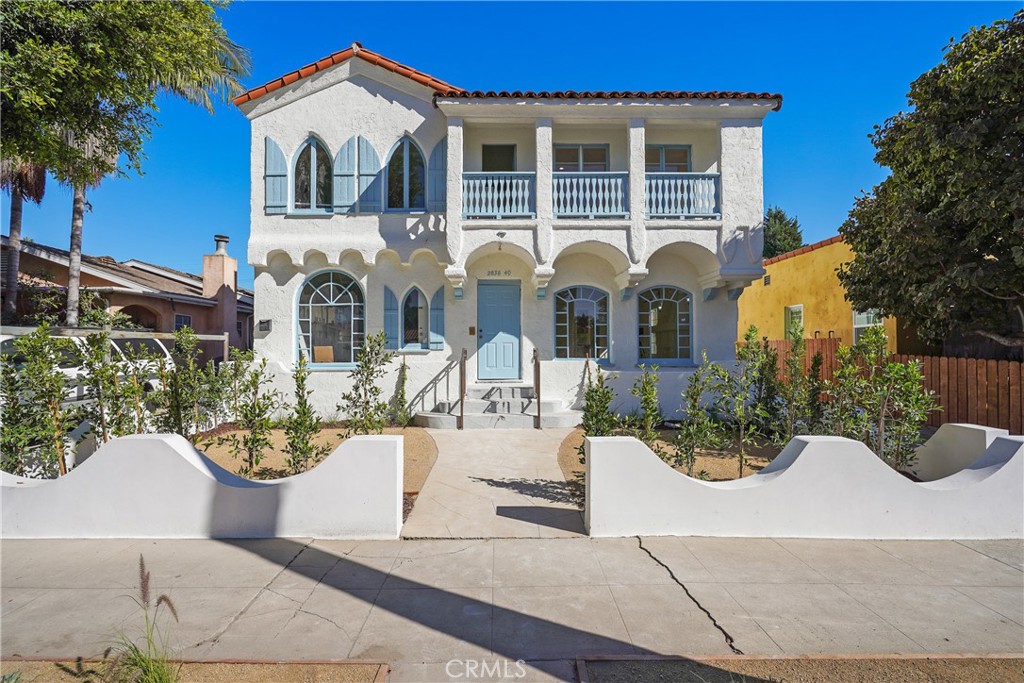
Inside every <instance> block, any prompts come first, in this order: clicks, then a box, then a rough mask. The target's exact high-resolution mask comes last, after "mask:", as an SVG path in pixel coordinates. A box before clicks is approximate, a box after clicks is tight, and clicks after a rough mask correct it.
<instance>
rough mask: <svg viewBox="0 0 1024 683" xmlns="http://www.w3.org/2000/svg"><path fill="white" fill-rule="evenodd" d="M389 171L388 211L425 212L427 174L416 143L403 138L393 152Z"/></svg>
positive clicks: (389, 160)
mask: <svg viewBox="0 0 1024 683" xmlns="http://www.w3.org/2000/svg"><path fill="white" fill-rule="evenodd" d="M387 169H388V170H387V179H388V180H387V183H388V190H387V194H388V204H387V208H388V210H391V211H396V210H398V211H400V210H403V209H404V210H414V211H415V210H420V211H422V210H425V209H426V208H427V172H426V167H425V166H424V163H423V153H422V152H420V149H419V147H417V146H416V143H415V142H413V141H412V140H410V139H409V138H407V137H406V138H402V139H401V141H399V143H398V145H396V146H395V149H394V151H393V152H391V158H390V159H388V166H387Z"/></svg>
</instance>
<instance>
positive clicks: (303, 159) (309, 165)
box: [295, 139, 333, 211]
mask: <svg viewBox="0 0 1024 683" xmlns="http://www.w3.org/2000/svg"><path fill="white" fill-rule="evenodd" d="M331 194H332V191H331V155H330V154H328V153H327V150H326V149H325V148H324V146H323V145H322V144H320V143H319V142H318V141H317V140H312V139H311V140H308V141H306V143H305V144H304V145H303V146H302V148H301V149H300V150H299V156H298V158H297V159H296V160H295V208H296V209H299V210H310V209H323V210H327V211H330V210H331V206H332V200H333V198H332V196H331Z"/></svg>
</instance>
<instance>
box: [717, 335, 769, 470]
mask: <svg viewBox="0 0 1024 683" xmlns="http://www.w3.org/2000/svg"><path fill="white" fill-rule="evenodd" d="M758 347H760V344H753V345H748V346H746V347H743V349H741V350H740V351H738V352H737V354H736V360H737V361H738V362H737V363H736V367H735V368H733V369H732V370H730V369H729V368H726V367H723V366H721V365H715V366H713V369H714V370H713V371H714V388H715V393H716V398H715V409H716V410H717V411H718V413H719V414H720V415H721V416H722V417H723V418H724V420H725V426H726V429H727V432H728V435H729V437H728V438H729V441H730V442H731V443H732V444H733V445H734V447H735V448H736V455H737V456H738V458H739V476H740V477H742V476H743V469H744V466H745V465H746V462H747V449H748V448H749V447H750V446H753V445H755V444H756V443H757V438H758V437H759V436H761V430H760V429H759V425H763V424H764V423H765V418H766V417H767V413H766V411H765V408H764V406H762V405H761V404H759V403H758V402H757V401H754V400H752V398H753V396H754V391H755V389H756V387H757V384H758V382H759V379H760V375H761V372H762V371H763V367H764V366H763V363H761V362H759V361H758V359H757V357H754V358H751V356H750V355H749V354H753V353H755V351H754V349H756V348H758Z"/></svg>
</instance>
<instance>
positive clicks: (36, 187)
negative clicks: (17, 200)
mask: <svg viewBox="0 0 1024 683" xmlns="http://www.w3.org/2000/svg"><path fill="white" fill-rule="evenodd" d="M0 187H3V188H4V189H6V190H9V191H11V192H19V193H20V194H21V197H22V199H28V200H30V201H33V202H35V203H36V204H39V203H40V202H42V201H43V195H44V194H46V168H45V167H44V166H40V165H39V164H36V163H33V162H31V161H24V160H21V159H0Z"/></svg>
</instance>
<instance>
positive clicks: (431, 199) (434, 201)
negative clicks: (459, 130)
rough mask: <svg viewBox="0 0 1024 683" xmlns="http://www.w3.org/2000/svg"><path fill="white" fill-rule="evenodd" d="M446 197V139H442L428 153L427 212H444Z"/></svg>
mask: <svg viewBox="0 0 1024 683" xmlns="http://www.w3.org/2000/svg"><path fill="white" fill-rule="evenodd" d="M447 196H448V138H447V137H443V138H441V141H440V142H439V143H437V144H436V145H434V151H433V152H431V153H430V164H429V170H428V171H427V211H444V210H445V199H446V198H447Z"/></svg>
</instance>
